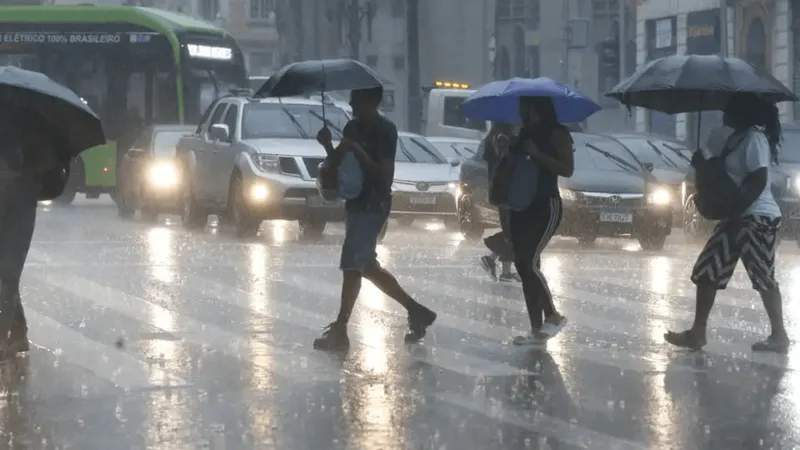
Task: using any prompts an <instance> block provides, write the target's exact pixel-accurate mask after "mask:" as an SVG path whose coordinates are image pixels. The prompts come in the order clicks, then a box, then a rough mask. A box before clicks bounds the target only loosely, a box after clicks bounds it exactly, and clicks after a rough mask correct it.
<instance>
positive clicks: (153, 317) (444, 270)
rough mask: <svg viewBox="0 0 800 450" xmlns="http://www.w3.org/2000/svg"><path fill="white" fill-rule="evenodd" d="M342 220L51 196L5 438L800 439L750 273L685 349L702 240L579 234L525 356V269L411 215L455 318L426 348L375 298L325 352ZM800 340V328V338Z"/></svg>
mask: <svg viewBox="0 0 800 450" xmlns="http://www.w3.org/2000/svg"><path fill="white" fill-rule="evenodd" d="M341 240H342V235H341V227H336V226H333V227H330V229H329V231H327V232H326V236H325V238H323V239H322V240H321V241H317V242H304V241H302V240H300V239H299V238H298V231H297V228H296V226H295V225H294V224H285V223H269V224H265V225H264V227H263V230H262V235H261V236H259V237H258V238H254V239H251V240H249V241H246V242H242V241H237V240H235V239H233V238H229V237H226V236H224V235H217V233H216V232H215V231H214V230H213V229H207V230H205V231H204V232H187V231H185V230H183V229H182V228H181V227H180V226H179V225H178V224H177V222H176V220H175V219H170V218H162V219H161V222H160V223H159V224H145V223H140V222H135V221H129V222H125V221H121V220H119V219H117V217H116V214H115V211H114V210H113V209H112V208H111V207H109V206H87V205H86V204H84V205H79V206H73V207H69V208H56V209H53V210H43V211H42V212H41V213H40V216H39V225H38V229H37V232H36V238H35V244H34V247H33V249H32V250H31V253H30V258H29V262H30V264H29V266H28V268H27V269H26V272H25V275H24V280H23V285H24V293H23V301H24V303H25V305H26V308H27V311H28V317H29V321H30V328H31V332H30V333H31V336H30V337H31V340H32V342H33V343H34V344H35V346H34V348H33V349H32V351H31V353H30V355H29V356H27V357H23V358H19V359H18V360H17V361H15V362H13V363H8V364H5V365H3V366H2V373H1V374H0V376H2V381H1V382H0V383H1V384H0V389H2V390H3V391H4V393H5V394H6V395H4V396H3V398H2V400H0V414H2V419H1V420H2V422H0V429H2V434H3V436H2V439H0V442H1V443H0V448H20V449H22V448H30V449H40V448H41V449H45V448H73V449H83V450H89V449H103V450H112V449H145V448H153V449H155V448H158V449H200V448H209V449H262V448H263V449H270V448H276V449H360V450H372V449H437V450H438V449H464V450H466V449H493V448H510V449H527V448H530V449H574V448H585V449H685V450H689V449H762V448H763V449H790V448H797V447H798V446H800V376H799V375H798V374H797V372H796V370H797V369H798V367H800V350H796V349H795V350H794V351H793V352H792V353H791V354H790V355H788V357H784V358H781V357H778V356H774V355H754V354H752V353H751V352H750V350H749V348H750V344H751V343H752V342H753V341H754V340H756V339H759V338H761V337H763V336H764V334H765V333H766V330H767V321H766V318H765V317H764V314H763V313H762V310H761V305H760V301H759V300H758V297H757V295H756V294H755V293H754V292H752V291H750V290H749V285H748V282H747V280H746V277H745V275H744V273H738V274H737V275H736V278H735V280H734V282H733V283H732V285H731V286H730V287H729V289H727V290H726V291H724V292H723V293H722V294H721V295H720V296H719V300H718V306H717V308H716V309H715V312H714V316H713V321H712V324H711V325H712V326H713V328H712V331H711V332H710V338H711V342H710V344H709V346H708V348H707V351H706V352H704V353H698V354H691V353H685V352H681V351H676V350H674V349H672V348H668V347H667V346H665V345H664V343H663V340H662V334H663V332H664V330H665V329H667V328H682V327H685V326H687V324H688V323H689V321H690V320H691V315H692V311H693V308H694V301H693V298H692V297H693V286H692V285H691V283H690V282H688V281H687V278H688V273H689V269H690V267H691V264H692V262H693V257H694V255H695V254H696V252H697V250H698V248H697V247H696V246H694V245H691V244H688V243H685V242H682V241H681V240H680V239H678V238H676V239H673V240H672V241H671V242H670V243H668V245H667V248H666V249H665V250H664V251H663V252H642V251H640V250H639V247H638V245H637V244H631V243H629V242H627V241H609V242H601V243H599V244H598V245H597V247H596V248H593V249H580V248H578V246H577V245H576V244H574V243H573V242H572V241H569V240H559V241H558V242H556V244H555V245H553V247H552V248H551V249H550V250H549V251H548V253H547V255H546V257H545V258H544V260H543V266H544V269H545V271H546V272H547V275H548V276H549V277H550V282H551V287H552V289H553V291H554V292H555V293H556V294H557V301H558V303H559V305H560V307H561V309H562V312H563V313H564V314H566V315H567V316H568V317H569V318H570V325H569V326H568V328H566V329H565V331H564V333H562V334H561V335H560V336H559V337H558V338H557V339H554V340H553V341H551V342H550V343H549V346H548V348H547V351H546V352H545V351H541V350H532V349H517V348H513V347H512V346H510V345H509V340H510V338H511V337H512V336H513V335H514V334H515V333H517V332H522V331H523V328H524V325H525V322H526V319H525V314H524V304H523V302H522V298H521V289H520V287H519V285H509V284H500V283H493V282H490V281H489V280H488V279H486V276H485V274H484V273H483V272H481V270H480V269H479V268H478V266H477V265H476V264H475V261H476V260H477V258H478V257H479V256H480V255H481V254H482V253H483V250H482V248H481V245H480V244H479V243H476V242H467V241H463V240H461V239H460V238H459V236H458V235H456V234H454V233H451V232H447V231H444V230H426V229H424V228H422V227H415V228H414V229H410V230H408V229H398V228H393V229H391V230H390V232H389V235H388V236H387V239H386V241H385V242H384V245H382V246H381V248H380V258H381V260H382V262H383V263H384V264H385V265H386V266H387V267H389V268H390V269H391V270H392V271H393V272H394V273H396V274H397V275H398V277H399V278H400V280H401V282H402V283H403V284H404V285H405V286H407V287H408V289H409V291H411V293H412V294H414V295H416V296H418V297H419V299H420V300H421V301H422V302H423V303H425V304H427V305H429V306H431V307H433V308H434V309H435V310H437V311H438V312H439V321H438V322H437V323H436V324H435V325H434V327H433V328H431V331H430V333H429V335H428V337H427V338H426V340H425V342H424V343H423V344H421V345H413V346H407V345H404V344H403V339H402V336H403V333H404V331H405V316H404V313H403V311H402V310H401V309H399V308H398V307H397V306H396V305H395V304H394V303H393V302H392V301H391V300H388V299H386V298H385V297H383V296H382V295H381V294H380V293H379V292H378V291H377V290H376V289H375V288H374V287H373V286H371V285H367V286H365V288H364V290H363V291H362V295H361V299H360V302H359V304H358V306H357V308H356V312H355V314H354V316H353V320H352V323H351V327H350V339H351V341H352V348H351V350H350V352H349V353H348V354H347V355H330V354H324V353H319V352H316V351H314V350H312V348H311V342H312V340H313V339H314V338H315V337H317V336H318V335H319V333H320V328H321V327H322V326H324V325H325V324H327V323H328V322H329V321H330V320H331V319H332V318H333V317H334V316H335V313H336V311H337V308H338V295H339V294H338V289H339V283H340V274H339V272H338V271H337V269H336V266H337V262H338V252H339V247H338V246H339V244H340V243H341ZM779 258H780V262H779V264H780V265H779V268H780V269H779V277H780V280H781V282H782V286H783V289H784V292H785V310H786V314H787V322H788V323H787V327H788V328H789V330H790V332H792V331H794V330H797V329H798V327H797V325H798V322H799V321H800V306H798V305H800V303H799V302H800V298H798V295H800V251H798V249H797V248H796V246H795V244H794V243H791V242H786V243H784V244H783V245H782V247H781V249H780V254H779ZM792 337H793V338H794V337H795V336H792Z"/></svg>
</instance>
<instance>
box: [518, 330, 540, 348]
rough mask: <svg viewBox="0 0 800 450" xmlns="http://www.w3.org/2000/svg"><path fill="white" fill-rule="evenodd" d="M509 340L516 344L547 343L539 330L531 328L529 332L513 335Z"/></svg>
mask: <svg viewBox="0 0 800 450" xmlns="http://www.w3.org/2000/svg"><path fill="white" fill-rule="evenodd" d="M511 342H512V343H513V344H514V345H518V346H526V345H545V344H546V343H547V339H545V338H544V336H543V335H542V333H541V332H539V330H532V331H531V332H530V333H528V334H526V335H524V336H515V337H514V339H513V340H512V341H511Z"/></svg>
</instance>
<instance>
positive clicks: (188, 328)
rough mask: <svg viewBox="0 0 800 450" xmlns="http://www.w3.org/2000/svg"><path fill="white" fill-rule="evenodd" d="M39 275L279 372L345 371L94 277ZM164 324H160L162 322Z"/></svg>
mask: <svg viewBox="0 0 800 450" xmlns="http://www.w3.org/2000/svg"><path fill="white" fill-rule="evenodd" d="M33 276H34V277H36V278H37V279H39V280H41V281H43V282H45V283H47V284H49V285H51V286H53V287H54V288H56V289H59V290H62V291H65V292H68V293H70V294H72V295H75V296H77V297H81V298H84V299H86V300H89V301H91V302H93V303H95V304H97V305H101V306H104V307H106V308H108V309H111V310H114V311H116V312H118V313H120V314H122V315H124V316H127V317H130V318H133V319H135V320H138V321H139V322H142V323H147V324H150V325H152V326H155V327H158V328H160V329H161V330H163V331H167V332H169V333H171V334H173V335H174V336H176V337H179V338H181V339H184V340H185V341H187V342H191V343H193V344H196V345H201V346H205V347H209V348H212V349H214V350H216V351H219V352H221V353H224V354H226V355H228V356H232V357H235V358H238V359H243V360H245V361H248V362H249V363H250V364H252V365H253V366H255V367H260V368H262V369H264V370H267V371H270V372H274V373H277V374H278V375H281V376H283V377H286V378H289V379H292V380H298V378H302V379H303V381H307V382H326V381H328V382H330V381H339V380H340V379H341V375H340V374H339V373H338V372H336V371H333V370H332V368H331V367H327V366H326V365H324V364H322V363H321V362H320V361H317V360H315V359H310V358H308V357H307V356H305V355H302V354H299V353H298V352H296V351H291V352H290V351H285V350H282V349H279V348H276V347H272V346H269V345H267V344H264V343H262V342H258V341H255V340H254V339H245V338H244V337H242V336H241V335H238V334H234V333H229V332H227V331H225V330H223V329H221V328H219V327H216V326H214V325H211V324H207V323H204V322H200V321H197V320H195V319H192V318H191V317H189V316H187V315H184V314H181V313H178V312H175V311H172V310H168V309H166V308H162V307H161V306H158V305H156V304H154V303H151V302H148V301H146V300H144V299H141V298H138V297H135V296H133V295H128V294H126V293H124V292H122V291H119V290H116V289H113V288H110V287H107V286H103V285H101V284H98V283H95V282H94V281H91V280H88V279H85V278H82V277H78V276H74V275H62V274H54V273H52V272H50V273H34V275H33ZM159 316H160V317H172V318H173V320H170V321H164V323H154V320H153V317H159ZM159 325H160V326H159ZM261 355H270V356H274V357H278V358H280V361H281V363H280V364H269V365H264V364H263V363H261V362H259V361H258V359H259V356H261Z"/></svg>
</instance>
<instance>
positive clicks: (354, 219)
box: [314, 87, 436, 350]
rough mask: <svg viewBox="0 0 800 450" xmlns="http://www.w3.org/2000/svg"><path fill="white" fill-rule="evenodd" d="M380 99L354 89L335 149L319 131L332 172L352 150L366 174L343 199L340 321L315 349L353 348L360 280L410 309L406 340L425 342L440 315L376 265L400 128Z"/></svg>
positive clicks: (374, 92) (375, 91)
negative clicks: (351, 332)
mask: <svg viewBox="0 0 800 450" xmlns="http://www.w3.org/2000/svg"><path fill="white" fill-rule="evenodd" d="M382 97H383V88H382V87H373V88H368V89H357V90H353V91H351V93H350V106H351V107H352V108H353V115H354V116H355V118H354V119H353V120H351V121H350V122H348V123H347V125H345V128H344V130H343V133H342V134H343V138H342V142H341V143H340V144H339V146H338V147H337V148H334V147H333V143H332V136H331V131H330V130H329V129H328V128H327V127H323V128H322V129H320V131H319V133H317V141H318V142H319V143H320V144H321V145H322V146H323V147H324V148H325V151H326V152H327V153H328V155H329V157H330V158H331V159H332V160H333V162H332V163H331V164H330V167H329V168H328V169H327V171H328V172H329V174H330V173H332V172H333V171H336V170H338V167H337V161H338V163H341V159H342V157H341V156H339V155H341V153H342V152H345V151H351V152H353V154H354V155H355V156H356V159H357V160H358V162H359V163H360V165H361V171H362V173H363V181H362V186H361V192H360V194H359V195H358V197H356V198H353V199H347V200H346V201H345V237H344V243H343V244H342V256H341V261H340V264H339V268H340V269H341V270H342V273H343V281H342V291H341V305H340V308H339V315H338V316H337V318H336V320H335V321H334V322H332V323H331V324H330V325H328V326H327V327H326V329H325V331H324V333H323V334H322V336H321V337H320V338H318V339H316V340H314V348H317V349H321V350H344V349H346V348H348V347H349V345H350V339H349V338H348V336H347V323H348V322H349V321H350V315H351V314H352V312H353V307H354V306H355V302H356V298H357V297H358V294H359V292H360V291H361V279H362V278H366V279H368V280H370V281H371V282H372V284H374V285H375V286H376V287H377V288H378V289H380V290H381V291H382V292H383V293H384V294H386V295H387V296H389V297H391V298H393V299H395V300H396V301H397V302H398V303H400V304H401V305H402V306H403V307H404V308H405V309H406V310H407V311H408V325H409V328H410V331H409V333H408V334H407V335H406V341H407V342H415V341H419V340H420V339H422V338H423V337H424V336H425V333H426V331H427V329H428V327H429V326H430V325H431V324H432V323H433V322H434V321H435V320H436V313H434V312H433V311H431V310H430V309H428V308H426V307H424V306H422V305H420V304H419V303H417V302H416V301H415V300H414V299H413V298H412V297H411V296H410V295H409V294H408V293H407V292H406V291H405V290H404V289H403V288H402V287H401V286H400V284H399V283H398V282H397V279H395V277H394V276H392V274H391V273H389V272H388V271H387V270H386V269H384V268H383V267H381V265H380V263H379V262H378V255H377V253H376V248H377V245H378V235H379V234H380V232H381V229H382V228H383V226H384V224H385V223H386V221H387V220H388V219H389V211H390V209H391V204H392V189H391V186H392V181H393V180H394V161H395V153H396V151H397V127H396V126H395V125H394V124H393V123H392V122H391V121H389V119H387V118H385V117H383V116H381V115H380V113H379V112H378V105H380V102H381V99H382ZM326 184H327V183H326Z"/></svg>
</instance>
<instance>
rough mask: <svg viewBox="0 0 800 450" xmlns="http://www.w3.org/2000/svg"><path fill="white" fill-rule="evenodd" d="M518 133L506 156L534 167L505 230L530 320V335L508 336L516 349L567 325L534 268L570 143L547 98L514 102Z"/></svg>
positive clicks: (552, 223)
mask: <svg viewBox="0 0 800 450" xmlns="http://www.w3.org/2000/svg"><path fill="white" fill-rule="evenodd" d="M519 110H520V119H521V122H522V130H521V131H520V132H519V135H518V136H517V137H516V138H515V141H514V142H513V143H512V145H511V149H510V151H511V152H515V153H519V154H527V155H529V156H530V158H531V159H533V160H534V161H535V162H537V163H538V165H539V175H538V179H537V187H536V195H535V197H534V198H533V201H532V202H531V204H530V205H529V206H528V208H527V209H525V210H523V211H514V210H511V211H510V215H509V231H510V236H511V246H512V248H513V251H514V265H515V266H516V267H517V273H519V276H520V278H521V279H522V292H523V294H524V296H525V305H526V306H527V308H528V316H529V318H530V321H531V333H530V334H528V335H526V336H518V337H516V338H514V344H516V345H529V344H537V343H541V342H544V341H546V340H548V339H550V338H552V337H553V336H555V335H556V334H557V333H558V332H559V331H560V330H561V328H562V327H563V326H564V325H565V324H566V323H567V319H566V318H565V317H564V316H562V315H561V314H559V313H558V311H556V307H555V304H554V303H553V295H552V294H551V293H550V288H549V287H548V285H547V280H546V279H545V277H544V274H543V273H542V271H541V269H540V264H541V256H542V252H543V251H544V249H545V247H547V243H548V242H550V238H552V237H553V234H555V232H556V229H557V228H558V225H559V224H560V223H561V195H560V193H559V191H558V177H559V176H561V177H571V176H572V172H573V171H574V169H575V167H574V160H573V154H572V152H573V143H572V137H571V136H570V133H569V130H568V129H567V128H566V127H565V126H564V125H562V124H560V123H559V122H558V117H557V115H556V110H555V106H554V105H553V100H552V99H551V98H549V97H522V98H521V99H520V102H519Z"/></svg>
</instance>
